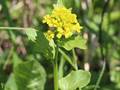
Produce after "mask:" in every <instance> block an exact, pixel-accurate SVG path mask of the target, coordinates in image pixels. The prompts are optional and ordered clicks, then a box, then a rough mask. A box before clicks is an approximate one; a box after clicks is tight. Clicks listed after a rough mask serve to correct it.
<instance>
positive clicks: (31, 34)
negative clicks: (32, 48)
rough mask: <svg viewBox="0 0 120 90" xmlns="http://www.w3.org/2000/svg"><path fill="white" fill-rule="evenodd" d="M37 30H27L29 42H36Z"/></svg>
mask: <svg viewBox="0 0 120 90" xmlns="http://www.w3.org/2000/svg"><path fill="white" fill-rule="evenodd" d="M36 31H37V30H36V29H34V28H26V30H25V33H26V35H27V36H28V39H29V40H32V41H35V40H36V37H37V33H36Z"/></svg>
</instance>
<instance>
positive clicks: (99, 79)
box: [94, 61, 106, 90]
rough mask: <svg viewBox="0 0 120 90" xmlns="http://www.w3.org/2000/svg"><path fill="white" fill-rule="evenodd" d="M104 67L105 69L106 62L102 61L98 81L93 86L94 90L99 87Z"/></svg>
mask: <svg viewBox="0 0 120 90" xmlns="http://www.w3.org/2000/svg"><path fill="white" fill-rule="evenodd" d="M105 67H106V62H105V61H104V63H103V67H102V70H101V72H100V76H99V78H98V80H97V83H96V85H95V88H94V90H97V88H98V87H99V84H100V81H101V79H102V76H103V74H104V71H105Z"/></svg>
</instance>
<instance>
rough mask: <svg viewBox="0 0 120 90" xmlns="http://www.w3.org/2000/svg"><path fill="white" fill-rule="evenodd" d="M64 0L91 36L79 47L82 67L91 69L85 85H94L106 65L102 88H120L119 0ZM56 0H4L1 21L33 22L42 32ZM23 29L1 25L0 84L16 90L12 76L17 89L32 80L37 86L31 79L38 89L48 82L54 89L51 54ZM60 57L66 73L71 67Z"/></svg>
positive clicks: (25, 24) (0, 4)
mask: <svg viewBox="0 0 120 90" xmlns="http://www.w3.org/2000/svg"><path fill="white" fill-rule="evenodd" d="M63 1H64V5H65V6H66V7H67V8H72V11H73V12H74V13H76V14H77V16H78V17H77V18H78V20H79V22H80V24H81V26H83V30H82V34H83V37H84V38H85V39H87V41H88V42H87V49H86V50H80V49H77V48H76V54H77V60H78V66H79V68H80V69H85V70H88V71H90V72H91V75H92V77H91V82H90V83H89V85H88V86H87V87H85V88H84V90H93V88H94V86H95V84H96V82H97V79H98V77H99V75H100V73H101V70H102V69H105V72H104V74H103V77H102V79H101V82H100V85H99V90H120V26H119V25H120V0H63ZM54 3H56V0H0V26H1V27H2V26H9V27H34V28H36V29H38V30H41V31H43V32H44V31H45V30H47V27H46V25H44V24H43V23H42V19H43V16H44V15H46V14H47V13H50V12H51V10H52V9H53V4H54ZM68 19H69V18H68ZM24 33H25V31H24V30H22V31H13V30H0V90H4V88H7V87H9V86H11V85H12V86H14V88H11V89H5V90H17V89H16V88H17V87H15V86H16V85H15V83H14V80H17V84H18V88H19V90H27V89H26V88H24V89H23V87H24V86H25V85H26V84H28V83H29V86H28V87H29V88H30V90H33V89H32V88H35V87H32V84H31V83H33V82H34V84H36V83H35V82H38V85H40V87H39V88H37V89H35V90H42V89H43V88H44V85H45V90H53V84H52V83H51V82H53V74H52V72H53V67H52V62H51V61H50V58H49V57H47V59H46V57H45V56H44V54H45V53H44V54H40V53H39V52H40V51H41V50H39V47H33V45H32V44H31V42H30V41H29V40H28V38H27V37H26V35H25V34H24ZM31 33H32V32H31ZM39 42H40V41H39ZM66 53H68V52H66ZM68 56H69V57H70V56H71V52H69V53H68ZM61 59H64V58H61ZM62 61H63V62H62V63H63V64H62V66H61V67H63V66H64V71H65V72H66V73H64V75H66V74H67V73H68V72H70V70H71V69H72V68H70V65H69V64H68V63H66V61H65V60H62ZM38 62H39V63H40V65H39V63H38ZM13 63H14V64H13ZM104 65H105V68H103V66H104ZM13 71H14V74H13V73H12V72H13ZM31 71H33V72H31ZM34 72H35V73H34ZM13 76H14V77H15V78H13ZM35 76H38V77H37V79H36V78H35ZM31 80H32V81H33V82H30V81H31ZM37 80H38V81H37ZM46 80H47V81H46ZM45 81H46V83H45ZM6 83H7V84H6Z"/></svg>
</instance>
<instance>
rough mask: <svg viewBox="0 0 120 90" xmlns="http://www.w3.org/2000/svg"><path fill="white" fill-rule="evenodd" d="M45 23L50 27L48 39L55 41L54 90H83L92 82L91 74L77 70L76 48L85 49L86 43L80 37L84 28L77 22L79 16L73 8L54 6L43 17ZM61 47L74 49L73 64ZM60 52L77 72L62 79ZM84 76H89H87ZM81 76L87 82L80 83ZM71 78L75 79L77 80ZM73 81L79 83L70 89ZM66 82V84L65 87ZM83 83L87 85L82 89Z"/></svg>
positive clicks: (47, 34)
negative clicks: (60, 75)
mask: <svg viewBox="0 0 120 90" xmlns="http://www.w3.org/2000/svg"><path fill="white" fill-rule="evenodd" d="M58 1H60V0H58ZM43 23H45V24H47V25H48V30H47V31H46V32H45V33H44V35H45V37H46V39H47V40H48V41H49V42H51V41H53V42H54V44H55V59H54V90H58V88H59V89H60V90H76V89H77V88H79V90H81V88H82V87H83V86H85V85H87V84H88V82H89V80H90V78H89V77H90V74H89V72H84V71H81V70H78V68H77V60H76V55H75V51H74V48H76V47H77V48H84V47H85V41H84V40H83V39H82V38H81V36H80V33H81V29H82V26H81V25H80V24H79V22H78V20H77V15H76V14H74V13H72V9H71V8H69V9H67V8H66V7H65V6H64V5H63V4H59V3H58V4H56V5H54V8H53V10H52V12H51V13H50V14H48V15H45V16H44V17H43ZM57 41H62V44H60V45H59V42H57ZM61 47H62V48H64V49H66V50H67V51H69V50H71V49H72V53H73V58H74V61H73V62H72V60H71V58H69V56H67V55H66V54H65V53H64V51H63V50H62V49H61ZM59 52H60V53H61V54H62V55H63V56H64V57H65V58H66V59H67V61H68V62H69V63H70V64H71V65H72V66H73V68H74V69H75V70H76V71H75V72H71V73H70V74H68V76H66V77H64V78H62V79H59V78H58V76H59V74H58V53H59ZM84 74H85V75H88V76H85V75H84ZM79 75H84V76H85V77H87V80H82V81H80V80H81V79H80V80H78V78H77V77H80V76H79ZM74 76H75V77H74ZM71 78H75V80H73V79H71ZM81 78H82V77H81ZM69 79H70V81H69ZM67 80H68V81H67ZM72 81H75V82H77V83H76V84H75V85H73V86H72V87H70V86H71V85H70V84H71V83H72ZM64 82H66V83H65V84H64V85H63V83H64ZM70 82H71V83H70ZM81 82H85V83H84V84H81V85H83V86H81V87H80V83H81ZM73 83H74V82H73Z"/></svg>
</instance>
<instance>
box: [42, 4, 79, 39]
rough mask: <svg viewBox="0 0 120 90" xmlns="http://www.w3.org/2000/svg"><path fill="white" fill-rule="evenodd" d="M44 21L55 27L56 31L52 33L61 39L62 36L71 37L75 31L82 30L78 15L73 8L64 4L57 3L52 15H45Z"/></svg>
mask: <svg viewBox="0 0 120 90" xmlns="http://www.w3.org/2000/svg"><path fill="white" fill-rule="evenodd" d="M43 23H47V24H48V26H49V27H54V28H55V31H54V32H52V34H54V36H56V37H57V38H59V39H60V38H61V37H64V38H69V37H71V36H72V35H73V34H74V33H80V30H81V26H80V24H79V23H78V21H77V16H76V15H75V14H73V13H72V11H71V9H67V8H65V7H64V6H57V5H56V6H55V7H54V9H53V11H52V13H51V14H50V15H46V16H44V19H43ZM49 32H50V30H49ZM54 36H53V37H52V39H53V38H54ZM47 37H48V36H47ZM49 37H50V36H49Z"/></svg>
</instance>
